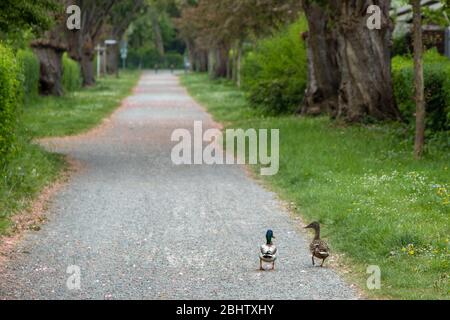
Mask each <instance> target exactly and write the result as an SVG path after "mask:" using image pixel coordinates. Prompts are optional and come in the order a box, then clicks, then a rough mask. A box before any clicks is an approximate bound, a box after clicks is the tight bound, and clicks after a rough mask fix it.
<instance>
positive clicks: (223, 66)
mask: <svg viewBox="0 0 450 320" xmlns="http://www.w3.org/2000/svg"><path fill="white" fill-rule="evenodd" d="M211 54H212V55H214V57H213V58H212V59H211V58H210V60H211V61H212V62H213V65H212V66H211V68H210V71H211V72H212V74H211V76H212V78H213V79H215V78H226V76H227V70H228V64H229V49H228V47H227V46H226V45H220V46H219V47H218V48H216V49H213V50H212V52H211ZM208 62H209V61H208Z"/></svg>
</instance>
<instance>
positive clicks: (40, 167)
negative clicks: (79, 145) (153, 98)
mask: <svg viewBox="0 0 450 320" xmlns="http://www.w3.org/2000/svg"><path fill="white" fill-rule="evenodd" d="M138 77H139V73H138V72H126V73H122V74H121V77H120V78H119V79H116V78H115V77H108V78H103V79H100V80H99V81H98V83H97V85H96V86H95V87H92V88H85V89H81V90H79V91H75V92H73V93H70V94H67V95H66V96H64V97H38V98H36V99H32V100H31V101H29V103H28V105H27V106H25V107H24V112H23V114H22V116H21V119H20V129H19V130H18V131H19V132H18V137H17V143H16V146H15V151H14V153H13V154H12V155H11V156H10V159H9V163H8V165H7V166H6V167H4V168H0V177H1V180H0V235H1V234H5V233H7V232H9V231H10V229H11V228H9V227H10V226H11V220H10V217H11V216H12V215H13V214H14V213H16V212H18V211H22V210H25V209H27V208H28V206H29V205H30V203H31V201H32V200H33V199H34V198H35V197H36V195H37V194H39V192H40V191H41V190H42V189H43V188H44V187H45V186H47V185H49V184H50V183H52V182H53V181H55V179H56V178H57V177H58V176H59V175H60V173H61V171H62V170H63V169H64V168H65V167H66V162H65V161H64V158H63V156H61V155H58V154H54V153H49V152H47V151H45V150H44V149H43V148H41V147H40V146H38V145H36V144H34V143H32V142H31V140H32V139H33V138H36V137H48V136H65V135H73V134H77V133H81V132H83V131H86V130H88V129H90V128H93V127H95V126H96V125H98V124H99V123H100V122H101V120H102V119H103V118H104V117H106V116H108V115H109V114H110V113H111V112H112V111H113V110H114V109H115V108H117V107H118V106H119V104H120V101H121V100H122V99H123V98H124V97H125V96H127V95H128V94H129V93H130V90H131V88H132V87H133V86H134V85H135V84H136V82H137V79H138Z"/></svg>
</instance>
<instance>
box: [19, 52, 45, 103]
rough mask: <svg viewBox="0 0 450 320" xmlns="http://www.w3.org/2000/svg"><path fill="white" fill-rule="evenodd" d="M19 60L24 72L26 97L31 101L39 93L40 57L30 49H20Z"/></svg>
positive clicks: (24, 92)
mask: <svg viewBox="0 0 450 320" xmlns="http://www.w3.org/2000/svg"><path fill="white" fill-rule="evenodd" d="M17 61H18V62H19V65H20V68H21V72H22V77H21V78H22V79H21V82H22V86H23V94H24V98H25V101H29V100H30V99H32V98H34V97H36V96H37V95H38V94H39V72H40V67H39V59H38V58H37V57H36V56H35V55H34V53H33V52H32V51H30V50H19V51H18V52H17Z"/></svg>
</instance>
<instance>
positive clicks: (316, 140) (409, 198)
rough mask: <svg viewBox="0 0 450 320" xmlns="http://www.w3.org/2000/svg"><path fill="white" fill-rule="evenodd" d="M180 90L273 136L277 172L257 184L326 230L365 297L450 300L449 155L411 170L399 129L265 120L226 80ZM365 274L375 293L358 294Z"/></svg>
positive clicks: (233, 123) (198, 79)
mask: <svg viewBox="0 0 450 320" xmlns="http://www.w3.org/2000/svg"><path fill="white" fill-rule="evenodd" d="M182 82H183V84H184V85H185V86H186V87H187V88H188V90H189V92H190V93H191V94H192V95H193V96H194V97H195V98H196V99H197V100H198V101H199V102H201V103H202V104H203V105H204V106H205V107H207V109H208V110H209V111H210V112H211V113H212V114H213V116H214V118H215V119H216V120H218V121H221V122H223V123H224V124H225V125H226V126H227V127H233V128H243V129H245V128H278V129H280V170H279V172H278V174H277V175H275V176H272V177H264V178H263V180H264V181H265V182H266V183H267V184H268V185H269V186H270V187H271V188H272V189H274V190H275V191H276V192H277V193H278V194H279V195H280V196H281V197H282V198H284V199H286V200H288V201H291V202H294V203H295V207H296V208H297V209H296V211H297V213H298V214H301V215H302V216H303V217H304V218H305V220H306V221H312V220H319V221H320V222H321V223H322V224H323V226H322V233H323V237H324V238H326V239H328V240H329V242H330V245H331V247H332V250H333V251H334V252H339V253H342V254H343V255H344V258H343V259H344V261H345V262H346V264H348V265H349V266H350V267H351V268H352V273H351V278H352V279H353V280H354V281H356V282H357V283H358V284H359V286H360V287H361V288H363V289H364V290H365V291H366V293H367V295H368V296H370V297H388V298H397V299H448V298H449V294H450V290H449V276H450V274H449V271H450V258H449V250H448V249H449V238H450V221H449V218H450V204H449V201H450V185H449V182H450V169H449V168H448V167H449V165H450V161H449V160H450V158H449V150H448V148H444V149H443V148H440V147H439V146H437V147H435V148H430V150H433V151H432V153H431V151H430V153H428V154H427V155H426V157H425V158H424V159H423V160H421V161H415V160H413V157H412V152H411V151H412V143H411V139H410V137H409V134H407V133H406V131H405V130H404V129H403V127H402V126H400V125H398V124H397V125H394V124H390V125H370V126H348V127H345V126H342V125H338V124H336V123H334V122H332V121H330V120H329V119H327V118H324V117H322V118H298V117H292V116H285V117H277V118H274V117H269V118H264V117H263V116H262V115H260V114H259V113H257V112H255V111H254V110H253V109H251V108H250V107H248V104H247V102H246V100H245V94H244V93H243V92H241V91H239V90H238V89H237V88H236V87H234V86H233V85H232V84H230V83H228V82H226V81H216V82H211V81H209V80H208V78H207V76H205V75H202V74H200V75H199V74H192V75H187V76H184V77H183V78H182ZM254 169H255V173H258V172H259V171H257V169H258V167H257V166H255V167H254ZM368 265H378V266H379V267H380V268H381V289H380V290H372V291H369V290H367V289H365V288H366V279H367V277H368V275H367V274H366V268H367V266H368Z"/></svg>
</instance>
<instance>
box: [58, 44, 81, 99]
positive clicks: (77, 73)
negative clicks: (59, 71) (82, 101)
mask: <svg viewBox="0 0 450 320" xmlns="http://www.w3.org/2000/svg"><path fill="white" fill-rule="evenodd" d="M62 84H63V87H64V91H65V92H72V91H76V90H78V89H80V88H81V84H82V80H81V70H80V66H79V65H78V63H77V62H76V61H74V60H72V59H70V58H69V57H68V56H67V53H65V54H64V56H63V77H62Z"/></svg>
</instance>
